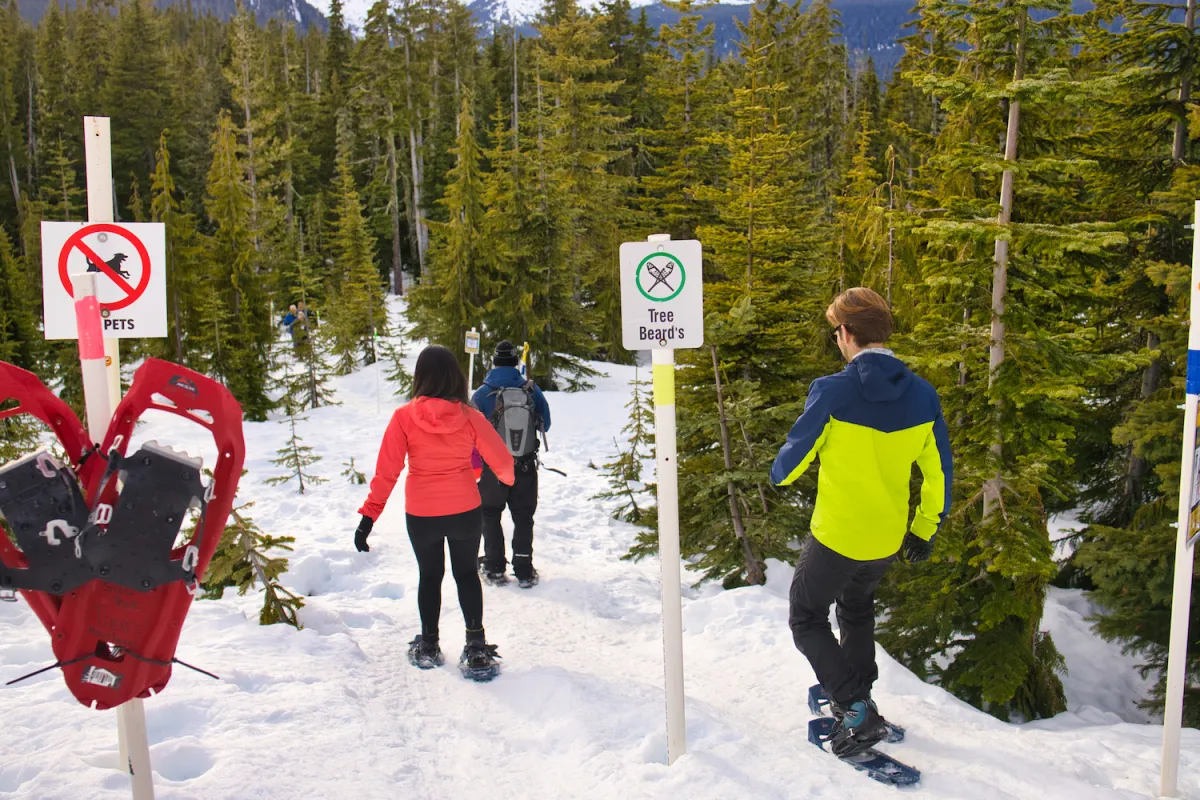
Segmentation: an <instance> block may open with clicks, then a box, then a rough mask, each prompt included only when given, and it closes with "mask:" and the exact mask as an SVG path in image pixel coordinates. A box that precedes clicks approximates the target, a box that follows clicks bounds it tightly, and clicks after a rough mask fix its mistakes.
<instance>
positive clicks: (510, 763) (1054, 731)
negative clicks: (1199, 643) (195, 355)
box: [0, 353, 1200, 800]
mask: <svg viewBox="0 0 1200 800" xmlns="http://www.w3.org/2000/svg"><path fill="white" fill-rule="evenodd" d="M413 354H414V355H415V353H413ZM605 369H606V371H607V372H608V375H609V377H606V378H603V379H601V380H599V381H597V388H596V390H595V391H593V392H588V393H586V394H551V395H550V397H549V399H550V403H551V405H552V408H553V413H554V426H553V430H552V431H551V437H550V442H551V446H552V449H551V451H550V452H549V453H548V454H547V455H546V458H545V461H546V463H547V464H548V465H550V466H553V467H556V468H559V469H562V470H564V471H565V472H566V473H567V474H568V477H566V478H563V477H561V476H559V475H556V474H554V473H550V472H545V473H543V476H542V493H541V507H540V510H539V513H538V517H537V538H536V541H535V549H536V558H535V563H536V564H537V566H538V568H539V570H540V572H541V578H542V580H541V584H540V585H539V586H537V587H536V588H534V589H532V590H529V591H523V590H520V589H518V588H517V587H516V586H515V584H510V585H509V586H507V587H503V588H494V587H490V586H485V603H486V611H485V624H486V627H487V631H488V637H489V639H490V640H491V641H493V642H494V643H496V644H498V645H499V648H500V653H501V655H503V656H504V660H503V666H504V672H503V674H501V676H500V677H499V678H498V679H497V680H495V681H494V682H492V683H489V684H474V683H470V682H467V681H464V680H463V679H462V678H461V677H460V676H459V674H458V671H457V669H456V668H455V667H454V666H453V661H454V660H456V657H457V654H458V648H459V646H460V644H461V633H460V630H461V629H460V627H459V623H460V620H461V616H460V614H459V611H458V607H457V602H456V600H455V594H454V584H453V580H452V579H451V578H450V577H449V576H447V578H446V582H445V584H444V586H443V590H444V592H443V593H444V604H443V617H442V639H443V647H444V649H445V650H446V653H447V656H448V658H449V659H450V661H451V663H450V664H447V665H446V666H445V667H444V668H442V669H439V670H433V671H429V672H422V671H419V670H417V669H414V668H413V667H411V666H409V664H408V663H407V660H406V657H405V651H406V646H407V643H408V641H409V640H410V639H411V638H412V636H413V635H414V634H415V633H416V632H417V631H418V616H417V606H416V588H417V570H416V564H415V562H414V559H413V556H412V553H411V550H410V549H409V545H408V541H407V537H406V534H405V530H404V504H403V496H402V493H401V488H400V486H398V489H397V494H396V495H395V496H394V497H393V498H392V500H391V503H390V504H389V505H388V508H387V511H386V512H385V513H384V515H383V516H382V518H381V519H380V521H379V523H378V525H376V528H375V533H374V534H373V535H372V537H371V545H372V550H371V552H370V553H358V552H356V551H355V550H354V546H353V543H352V532H353V530H354V527H355V525H356V524H357V521H358V516H357V514H356V513H355V509H356V508H357V507H358V506H359V504H360V503H361V502H362V499H363V497H364V494H365V487H361V486H350V485H349V484H347V483H346V482H345V479H343V478H341V477H340V475H339V473H340V472H341V470H342V462H344V461H346V460H348V459H349V458H350V457H351V456H353V457H354V458H355V461H356V463H357V464H358V465H359V466H360V467H363V466H365V467H366V468H367V471H368V472H369V471H370V465H373V463H374V457H375V452H376V448H377V446H378V442H379V439H380V436H381V434H382V432H383V429H384V426H385V424H386V421H387V416H388V413H389V411H390V409H391V407H392V405H393V403H392V401H390V400H389V399H388V398H387V397H384V398H383V401H382V403H378V401H377V395H376V385H377V375H376V373H375V371H374V370H373V369H367V370H364V371H362V372H359V373H357V374H355V375H353V376H350V377H347V378H345V379H342V380H341V381H340V382H339V384H338V386H339V396H340V398H341V400H342V401H343V403H344V405H342V406H340V407H336V408H327V409H320V410H318V411H315V412H312V413H310V414H309V415H308V420H307V421H306V422H304V423H302V426H301V430H302V434H303V435H304V437H305V439H306V441H307V443H308V444H310V445H312V446H313V447H315V448H316V450H317V452H318V453H319V454H320V455H322V456H324V460H323V461H322V462H320V463H319V464H317V465H316V467H315V468H314V469H315V471H316V472H317V473H318V474H320V475H322V476H324V477H326V478H328V479H329V482H328V483H326V484H323V485H320V486H318V487H316V488H315V489H314V490H312V491H311V493H309V494H306V495H304V496H302V497H301V496H298V495H297V494H295V492H294V490H293V489H292V488H290V487H288V486H284V487H268V486H264V484H263V481H264V480H265V479H266V478H269V477H271V476H273V475H276V474H278V471H277V468H275V467H272V466H271V465H270V463H269V462H270V459H271V458H273V457H274V451H275V450H276V449H277V448H279V447H280V446H281V445H282V444H283V442H284V440H285V438H286V436H287V430H286V428H285V426H283V425H280V424H276V423H263V424H248V425H247V426H246V441H247V448H248V453H249V457H248V460H247V467H248V468H249V470H250V471H249V474H248V475H247V476H246V478H245V479H244V480H243V482H242V489H241V499H242V500H243V501H246V500H253V501H254V502H255V506H254V508H253V509H251V512H250V513H251V514H252V516H253V517H254V519H255V520H256V521H257V522H258V523H259V524H260V525H261V526H262V527H263V528H264V529H265V530H267V531H268V532H272V533H277V534H288V535H293V536H295V537H296V551H295V553H294V554H292V557H291V558H292V560H291V570H290V572H289V573H288V574H287V575H286V576H285V583H286V584H287V585H289V586H290V587H291V588H293V589H294V590H297V591H299V592H302V593H303V594H305V595H307V598H306V606H305V608H304V609H303V610H302V611H301V619H302V621H303V623H304V625H305V628H304V630H302V631H299V632H297V631H295V630H293V629H291V628H288V627H286V626H283V625H277V626H272V627H261V626H259V625H258V624H257V621H256V619H257V608H258V599H257V598H255V597H254V596H249V597H245V598H238V597H236V596H228V597H227V598H226V599H223V600H220V601H200V602H197V603H195V604H194V606H193V608H192V611H191V614H190V616H189V618H188V622H187V625H186V627H185V628H184V632H183V637H182V641H181V644H180V648H179V653H178V655H179V657H180V658H181V659H183V660H184V661H187V662H189V663H193V664H196V665H197V666H201V667H204V668H206V669H209V670H211V671H213V672H215V673H216V674H218V675H220V676H221V680H220V681H213V680H211V679H208V678H205V677H203V676H201V675H198V674H196V673H192V672H190V671H188V670H186V669H178V670H176V672H175V676H174V678H173V679H172V681H171V684H170V685H169V686H168V687H167V689H166V691H165V692H164V693H163V694H162V695H160V696H158V697H155V698H152V699H150V700H147V701H146V713H147V719H148V723H149V733H150V740H151V756H152V761H153V764H154V768H155V772H156V775H155V784H156V792H157V797H159V798H160V800H184V799H185V798H186V799H187V800H246V799H249V798H254V799H256V800H267V799H268V798H278V799H279V800H298V799H299V798H303V799H304V800H317V799H318V798H330V799H331V800H344V799H345V798H354V799H355V800H374V799H376V798H378V799H379V800H392V799H394V798H412V797H432V798H443V797H445V798H449V797H488V798H497V799H498V800H507V798H519V799H521V800H524V798H565V797H573V798H574V797H578V798H619V800H639V799H640V798H682V797H687V798H689V800H702V799H704V798H714V799H716V798H720V800H729V799H730V798H754V799H755V800H758V799H760V798H781V799H782V798H797V797H806V798H807V797H823V798H842V797H854V798H889V797H894V796H895V794H894V793H895V792H896V791H897V790H895V789H892V788H889V787H885V786H881V785H878V784H875V783H873V782H871V781H870V780H868V779H866V778H865V777H864V776H863V775H861V774H859V773H857V772H855V771H853V770H852V769H851V768H850V767H848V766H846V765H843V764H840V763H838V762H837V761H836V760H835V759H833V758H832V757H830V756H828V755H825V754H822V753H821V752H820V751H818V750H817V749H816V748H814V747H812V746H811V745H810V744H808V742H807V740H806V725H807V722H808V719H809V713H808V709H807V706H806V703H805V691H806V689H807V687H808V686H809V685H810V684H811V683H813V676H812V673H811V671H810V669H809V668H808V666H807V663H806V662H805V660H804V658H803V657H802V656H801V655H800V654H799V653H798V652H797V651H796V649H795V647H794V646H793V644H792V641H791V635H790V631H789V630H788V627H787V607H786V597H787V587H788V582H789V579H790V570H789V568H788V567H787V565H785V564H781V563H778V562H775V563H772V564H771V565H770V569H769V572H768V583H767V585H766V586H763V587H753V588H744V589H738V590H734V591H722V590H720V589H719V588H718V587H716V586H711V585H706V586H703V587H701V588H699V589H695V588H692V587H691V586H685V587H684V626H685V632H684V636H685V640H684V656H685V669H686V675H687V715H688V726H687V733H688V754H687V755H685V756H684V757H683V758H681V759H679V761H678V762H677V763H676V764H675V765H674V766H671V767H668V766H666V764H665V749H666V735H665V721H664V717H665V713H664V699H663V690H662V685H663V669H662V641H661V629H660V617H659V609H660V599H659V573H658V565H657V563H656V562H655V561H654V560H649V561H643V562H641V563H637V564H634V563H629V562H625V561H621V560H620V556H621V555H622V554H623V553H624V552H625V551H626V550H627V548H628V547H629V545H630V543H631V542H632V541H633V539H634V536H635V535H636V531H635V530H634V529H633V528H632V527H631V526H628V525H625V524H622V523H617V522H614V521H612V520H611V519H610V518H609V510H610V507H609V506H608V505H606V504H605V503H601V502H596V501H593V500H591V499H589V498H590V497H591V496H592V495H594V494H595V493H597V492H599V491H601V490H602V489H603V488H604V478H603V476H602V475H601V473H599V472H598V471H596V470H594V469H591V468H589V466H588V464H589V462H593V463H596V464H599V463H602V462H603V460H605V458H606V457H607V456H608V455H609V453H610V450H611V448H612V438H613V436H614V435H618V432H619V430H620V428H621V425H622V424H623V421H624V414H625V412H624V409H623V406H624V403H625V401H626V399H627V386H626V382H627V380H628V379H629V378H630V377H631V374H632V368H623V367H615V368H614V367H605ZM383 387H384V392H386V391H387V386H386V383H383ZM199 431H200V429H199V428H191V429H189V428H188V426H186V425H184V424H182V423H178V424H177V423H176V422H175V421H174V420H173V419H167V418H164V417H158V418H156V419H154V420H152V421H151V422H150V423H149V424H147V425H146V426H144V428H143V429H142V430H140V431H139V437H140V438H142V439H150V438H158V439H160V440H161V441H163V442H165V443H170V444H172V445H174V446H183V447H187V448H189V449H191V451H192V452H193V453H195V452H196V451H197V449H198V447H197V445H198V444H199V442H200V441H201V439H200V438H199V437H198V435H197V434H198V433H199ZM206 455H208V458H207V459H206V460H208V461H209V463H211V454H206ZM401 485H402V484H401ZM685 580H688V581H691V580H694V576H691V577H685ZM1088 613H1090V608H1089V607H1088V605H1087V600H1086V599H1085V598H1083V597H1082V596H1081V595H1080V594H1079V593H1077V592H1067V591H1057V590H1056V591H1054V592H1052V594H1051V596H1050V599H1049V602H1048V605H1047V612H1046V626H1047V627H1048V629H1049V630H1051V631H1052V632H1053V634H1054V636H1055V640H1056V642H1057V644H1058V646H1059V648H1060V649H1061V650H1062V651H1063V652H1064V653H1065V655H1066V657H1067V662H1068V667H1069V669H1070V674H1069V676H1068V678H1067V691H1068V699H1069V701H1070V703H1071V710H1070V711H1069V712H1068V713H1066V714H1063V715H1060V716H1059V717H1057V718H1055V719H1053V720H1049V721H1043V722H1039V723H1034V724H1029V725H1023V726H1019V725H1010V724H1006V723H1003V722H1000V721H998V720H996V719H994V718H992V717H990V716H988V715H986V714H982V713H980V712H978V711H976V710H975V709H973V708H971V707H970V706H968V705H966V704H964V703H962V702H960V701H958V700H956V699H955V698H953V697H951V696H950V695H948V694H946V693H945V692H943V691H941V690H940V689H938V688H936V687H933V686H929V685H926V684H924V683H922V682H921V681H919V680H917V679H916V678H915V677H914V676H913V675H912V674H911V673H909V672H908V671H907V670H905V669H904V668H902V667H901V666H899V665H898V664H897V663H896V662H895V661H893V660H892V659H891V658H889V657H888V656H887V655H886V654H885V653H883V652H882V651H881V652H880V667H881V677H880V681H879V683H878V685H877V687H876V697H877V699H878V701H879V703H880V706H881V708H882V710H883V712H884V713H885V714H886V715H887V716H888V717H889V718H891V719H894V720H895V721H897V722H899V723H900V724H902V725H905V726H906V727H907V729H908V737H907V739H906V741H905V742H904V743H902V744H898V745H884V746H883V747H884V749H886V750H888V751H889V752H891V753H893V754H894V755H896V756H897V757H898V758H900V759H901V760H903V761H905V762H908V763H911V764H913V765H914V766H916V767H918V768H920V769H921V770H922V772H923V779H922V782H921V784H920V786H919V787H918V788H916V789H914V790H908V791H906V792H905V793H906V794H909V795H911V796H916V797H926V798H947V799H949V798H954V799H955V800H959V799H961V798H1013V799H1014V800H1017V799H1018V798H1019V799H1020V800H1027V799H1028V798H1056V799H1058V798H1086V800H1102V799H1103V798H1136V797H1152V796H1154V795H1155V794H1156V790H1157V785H1158V762H1159V747H1160V738H1161V733H1162V730H1161V727H1158V726H1156V725H1152V724H1144V720H1145V717H1143V716H1142V715H1141V712H1140V711H1138V710H1137V709H1136V708H1135V707H1134V705H1133V701H1134V699H1135V698H1136V697H1138V696H1140V694H1141V693H1142V692H1143V690H1144V685H1143V684H1142V683H1141V681H1140V679H1138V678H1137V676H1136V675H1135V674H1134V672H1133V664H1134V661H1133V660H1132V659H1130V658H1127V657H1124V656H1122V655H1121V654H1120V653H1119V651H1118V650H1117V649H1115V648H1114V647H1112V646H1110V645H1107V644H1105V643H1104V642H1101V641H1099V640H1097V639H1096V638H1095V637H1093V636H1092V635H1091V633H1090V631H1089V630H1088V628H1087V624H1086V622H1085V621H1084V617H1085V616H1086V615H1087V614H1088ZM0 643H2V644H0V681H4V680H8V679H11V678H13V677H16V676H18V675H22V674H25V673H27V672H30V671H32V670H33V669H36V668H38V667H41V666H44V665H46V664H49V663H51V662H53V656H52V654H51V650H50V647H49V643H48V637H47V635H46V633H45V631H44V630H43V629H42V627H41V625H40V624H38V622H37V620H36V619H35V617H34V616H33V614H32V613H31V612H30V611H29V610H28V608H27V607H26V606H25V605H24V604H23V603H20V604H11V605H9V604H5V605H3V606H0ZM0 720H3V723H4V735H5V741H4V746H3V748H0V797H4V798H23V799H27V800H80V798H96V799H97V800H106V799H108V798H124V797H128V796H129V790H128V781H127V778H126V777H125V776H124V775H123V774H122V773H121V772H119V771H117V769H116V767H117V749H116V748H117V745H116V724H115V714H114V713H112V712H94V711H90V710H88V709H86V708H83V707H82V706H80V705H79V704H78V703H77V702H75V701H74V700H73V699H72V698H71V696H70V695H69V694H68V692H67V690H66V688H65V687H64V685H63V682H62V678H61V676H60V675H59V674H58V673H57V672H50V673H46V674H44V675H42V676H39V677H37V678H33V679H30V680H29V681H26V682H25V683H22V684H19V685H18V686H15V687H11V688H3V687H0ZM1182 757H1183V764H1182V777H1181V789H1182V792H1183V796H1184V797H1191V798H1200V733H1198V732H1196V731H1192V730H1188V731H1185V732H1184V739H1183V756H1182Z"/></svg>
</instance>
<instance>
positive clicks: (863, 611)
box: [788, 536, 896, 707]
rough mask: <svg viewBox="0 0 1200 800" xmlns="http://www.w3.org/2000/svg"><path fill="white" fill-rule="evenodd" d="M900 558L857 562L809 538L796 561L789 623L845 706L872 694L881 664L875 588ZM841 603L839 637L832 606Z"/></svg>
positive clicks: (821, 676)
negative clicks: (877, 656) (832, 620)
mask: <svg viewBox="0 0 1200 800" xmlns="http://www.w3.org/2000/svg"><path fill="white" fill-rule="evenodd" d="M895 559H896V557H895V556H889V557H888V558H881V559H877V560H875V561H855V560H854V559H852V558H847V557H846V556H843V555H841V554H840V553H837V552H834V551H833V550H831V549H829V548H828V547H826V546H825V545H823V544H821V543H820V542H819V541H817V540H816V538H814V537H812V536H809V537H808V540H807V541H806V542H805V543H804V548H803V549H802V550H801V551H800V559H799V561H797V562H796V572H795V574H794V575H793V576H792V588H791V591H790V593H789V599H790V605H791V608H790V613H789V619H788V624H789V625H790V626H791V628H792V639H793V640H794V641H795V642H796V647H797V648H799V650H800V652H802V653H804V655H805V657H806V658H808V662H809V663H810V664H811V665H812V668H813V672H815V673H816V675H817V680H818V681H819V682H820V683H821V686H823V687H824V688H825V693H826V694H828V695H829V697H831V698H832V699H833V700H834V701H835V702H836V703H838V704H839V705H841V706H843V707H845V706H848V705H850V704H851V703H853V702H855V701H857V700H866V699H867V698H869V697H870V695H871V686H872V685H873V684H874V683H875V680H876V678H878V677H879V667H878V666H877V665H876V664H875V588H876V587H877V586H879V581H880V580H881V579H882V578H883V574H884V573H885V572H887V570H888V567H889V566H891V563H892V562H893V561H895ZM835 602H836V603H837V620H838V631H839V633H840V635H841V641H840V642H839V641H838V640H837V639H834V638H833V629H832V628H831V627H830V625H829V607H830V606H831V605H833V604H834V603H835Z"/></svg>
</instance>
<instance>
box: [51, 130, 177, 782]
mask: <svg viewBox="0 0 1200 800" xmlns="http://www.w3.org/2000/svg"><path fill="white" fill-rule="evenodd" d="M83 131H84V152H85V156H86V161H87V186H88V222H87V223H72V222H42V301H43V302H42V308H43V313H44V320H43V321H44V323H45V324H44V329H45V336H46V338H47V339H78V340H79V359H80V366H81V368H82V370H83V395H84V403H85V405H86V410H87V426H88V435H89V436H91V438H92V440H93V441H95V442H99V441H101V440H102V439H103V438H104V435H105V433H106V432H107V431H108V426H109V422H110V421H111V419H112V412H113V409H115V408H116V407H117V404H118V403H119V402H120V400H121V360H120V349H119V347H118V344H119V340H120V339H123V338H139V339H141V338H164V337H166V335H167V302H166V285H167V281H166V238H165V236H166V234H165V231H164V226H163V225H162V224H149V223H143V224H130V225H115V224H113V220H114V213H113V184H112V146H111V140H110V137H109V124H108V118H107V117H84V118H83ZM117 737H118V741H119V745H120V763H121V769H122V770H126V771H128V773H129V777H130V783H131V788H132V790H133V798H134V800H154V781H153V774H152V772H151V768H150V746H149V741H148V737H147V734H146V710H145V707H144V705H143V703H142V701H141V700H139V699H137V698H134V699H133V700H130V701H129V702H127V703H123V704H122V705H120V706H118V708H117Z"/></svg>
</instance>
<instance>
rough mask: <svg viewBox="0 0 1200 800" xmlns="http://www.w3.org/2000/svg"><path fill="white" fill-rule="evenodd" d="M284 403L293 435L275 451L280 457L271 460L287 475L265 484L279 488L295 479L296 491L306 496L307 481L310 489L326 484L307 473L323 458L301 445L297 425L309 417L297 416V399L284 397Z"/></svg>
mask: <svg viewBox="0 0 1200 800" xmlns="http://www.w3.org/2000/svg"><path fill="white" fill-rule="evenodd" d="M283 402H284V407H285V408H286V410H287V419H286V422H287V424H288V426H289V429H290V431H291V434H290V436H289V437H288V440H287V442H286V443H285V444H284V445H283V447H281V448H279V449H278V450H276V451H275V454H276V455H277V456H279V457H278V458H273V459H271V463H272V464H274V465H275V466H277V467H281V468H283V469H285V470H287V474H286V475H281V476H279V477H276V478H268V479H267V480H266V481H265V483H266V484H267V485H268V486H278V485H281V484H286V483H289V482H291V481H292V480H293V479H294V480H295V481H296V490H297V491H298V492H299V493H300V494H304V482H305V481H308V485H309V486H310V487H311V486H316V485H318V484H322V483H325V482H326V479H325V478H322V477H320V476H319V475H313V474H311V473H308V472H305V470H306V469H307V468H308V467H311V466H312V465H313V464H316V463H317V462H318V461H320V460H321V456H318V455H315V454H314V453H313V449H312V448H311V447H309V446H308V445H306V444H301V442H303V441H304V440H303V439H302V438H301V437H300V434H299V433H297V432H296V423H297V422H304V421H306V420H307V419H308V418H307V417H297V416H296V412H297V408H296V406H297V404H298V403H297V398H293V397H291V396H290V395H287V396H285V397H284V400H283Z"/></svg>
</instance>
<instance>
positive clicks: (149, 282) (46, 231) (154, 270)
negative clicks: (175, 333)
mask: <svg viewBox="0 0 1200 800" xmlns="http://www.w3.org/2000/svg"><path fill="white" fill-rule="evenodd" d="M166 268H167V258H166V231H165V228H164V226H163V224H162V223H158V222H134V223H128V224H113V223H108V222H98V223H85V222H43V223H42V303H43V306H42V307H43V310H44V315H45V330H46V338H47V339H75V338H77V333H76V327H75V305H74V299H73V289H72V286H71V275H74V274H76V273H83V272H96V273H99V278H100V280H99V281H98V283H99V297H98V299H99V301H100V315H101V318H102V319H101V322H102V325H103V331H104V336H105V338H108V339H150V338H164V337H166V335H167V276H166Z"/></svg>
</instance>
